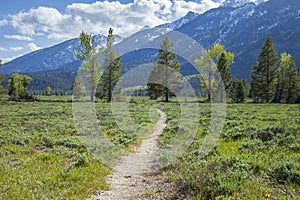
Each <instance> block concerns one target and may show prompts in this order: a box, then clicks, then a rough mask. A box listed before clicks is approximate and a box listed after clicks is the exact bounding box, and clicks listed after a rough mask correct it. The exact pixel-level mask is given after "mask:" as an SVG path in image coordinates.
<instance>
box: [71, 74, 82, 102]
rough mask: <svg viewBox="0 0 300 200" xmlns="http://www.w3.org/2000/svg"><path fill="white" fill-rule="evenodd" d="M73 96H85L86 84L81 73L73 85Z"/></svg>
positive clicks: (77, 97) (78, 97) (76, 97)
mask: <svg viewBox="0 0 300 200" xmlns="http://www.w3.org/2000/svg"><path fill="white" fill-rule="evenodd" d="M73 96H74V98H75V99H80V98H81V97H83V96H85V86H84V84H83V82H82V78H81V75H80V74H78V75H77V77H76V79H75V82H74V85H73Z"/></svg>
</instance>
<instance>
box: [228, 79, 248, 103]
mask: <svg viewBox="0 0 300 200" xmlns="http://www.w3.org/2000/svg"><path fill="white" fill-rule="evenodd" d="M246 84H247V83H246V81H245V80H244V79H239V80H236V81H233V84H232V92H231V99H232V101H233V102H234V103H241V102H243V101H244V100H245V98H246V95H247V92H246V87H247V86H246Z"/></svg>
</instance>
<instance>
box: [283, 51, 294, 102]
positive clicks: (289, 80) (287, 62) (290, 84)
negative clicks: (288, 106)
mask: <svg viewBox="0 0 300 200" xmlns="http://www.w3.org/2000/svg"><path fill="white" fill-rule="evenodd" d="M280 67H281V70H282V82H281V85H282V86H281V88H282V93H283V94H282V97H283V99H284V101H285V102H286V103H294V102H295V101H296V99H297V92H298V88H297V84H298V74H297V67H296V64H295V61H294V60H293V57H292V56H291V55H290V54H287V53H282V54H281V58H280Z"/></svg>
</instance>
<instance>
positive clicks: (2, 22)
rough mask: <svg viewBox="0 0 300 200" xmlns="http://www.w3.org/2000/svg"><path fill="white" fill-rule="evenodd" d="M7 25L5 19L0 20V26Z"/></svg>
mask: <svg viewBox="0 0 300 200" xmlns="http://www.w3.org/2000/svg"><path fill="white" fill-rule="evenodd" d="M7 24H8V21H7V19H3V20H0V26H4V25H7Z"/></svg>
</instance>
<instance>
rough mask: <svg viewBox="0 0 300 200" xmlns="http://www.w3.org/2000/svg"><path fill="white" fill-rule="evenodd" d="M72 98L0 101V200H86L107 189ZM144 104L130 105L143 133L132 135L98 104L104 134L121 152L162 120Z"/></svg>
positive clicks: (105, 105) (106, 107) (107, 108)
mask: <svg viewBox="0 0 300 200" xmlns="http://www.w3.org/2000/svg"><path fill="white" fill-rule="evenodd" d="M69 99H70V98H67V97H61V98H59V97H56V98H54V97H52V98H51V99H48V100H51V101H55V102H8V101H2V102H0V110H1V117H0V199H84V198H86V197H88V196H90V195H91V194H92V193H93V192H95V191H96V190H97V189H106V188H108V185H106V183H105V181H104V178H105V176H106V175H107V174H108V173H110V170H109V168H107V167H105V166H104V165H103V164H102V163H100V162H99V161H98V159H96V155H94V154H93V152H91V151H90V149H88V148H87V147H86V146H84V145H83V143H82V141H81V137H80V136H79V135H78V133H77V131H76V129H75V125H74V121H73V116H72V103H70V102H68V101H69ZM43 100H47V99H45V98H44V97H43ZM143 101H144V100H140V101H139V103H136V102H134V101H131V103H130V105H129V107H130V113H131V115H132V118H133V120H134V121H135V123H136V124H138V125H140V126H139V127H140V129H139V130H128V132H124V131H122V130H120V129H118V127H117V126H116V123H115V122H114V120H113V117H112V114H111V112H110V105H109V104H108V103H97V104H96V114H97V116H98V120H99V122H100V124H101V127H102V130H103V131H104V133H105V134H106V135H107V136H109V138H110V139H111V141H112V142H113V143H114V144H115V145H116V146H118V147H120V149H121V148H127V147H128V146H129V144H132V143H134V142H138V141H139V140H138V139H139V136H140V135H142V134H144V133H145V132H146V131H149V130H151V128H152V126H153V124H154V123H153V122H152V121H151V120H155V119H157V118H158V114H154V116H153V117H154V118H153V119H151V118H150V116H149V112H144V109H147V110H149V108H150V106H151V104H150V102H149V101H145V102H144V103H143ZM133 113H134V114H133ZM127 128H128V127H127ZM133 145H134V144H133Z"/></svg>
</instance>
